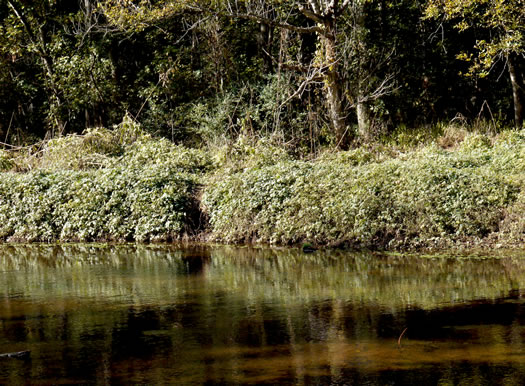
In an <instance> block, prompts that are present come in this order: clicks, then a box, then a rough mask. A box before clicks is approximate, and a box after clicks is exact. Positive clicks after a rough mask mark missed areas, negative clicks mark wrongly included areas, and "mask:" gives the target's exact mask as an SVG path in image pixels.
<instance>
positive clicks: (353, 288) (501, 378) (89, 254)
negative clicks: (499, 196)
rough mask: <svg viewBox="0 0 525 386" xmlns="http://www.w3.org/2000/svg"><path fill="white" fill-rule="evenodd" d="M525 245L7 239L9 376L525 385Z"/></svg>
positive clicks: (0, 302)
mask: <svg viewBox="0 0 525 386" xmlns="http://www.w3.org/2000/svg"><path fill="white" fill-rule="evenodd" d="M524 302H525V253H522V254H520V253H509V254H501V253H500V254H498V256H486V255H485V256H462V255H456V256H447V255H443V256H416V255H395V254H380V253H368V252H366V253H365V252H362V253H351V252H344V251H337V250H331V251H316V252H314V253H308V254H305V253H303V252H302V251H300V250H293V249H273V248H251V247H224V246H198V245H186V246H178V245H103V244H100V245H99V244H84V245H75V244H71V245H46V244H34V245H8V244H6V245H0V354H3V353H12V352H19V351H29V353H27V355H23V356H22V357H18V358H11V357H5V356H4V357H2V356H0V383H2V384H22V383H26V384H27V383H31V384H33V383H37V384H75V383H90V384H93V383H97V384H115V383H116V384H130V383H132V384H136V383H148V384H166V383H177V384H217V383H219V384H275V383H281V384H298V385H302V384H359V385H361V384H371V385H376V384H377V385H385V384H390V385H397V384H399V385H403V384H422V383H426V384H440V385H448V384H450V385H453V384H454V385H456V384H487V385H489V384H495V383H497V384H524V383H525V308H524V304H523V303H524Z"/></svg>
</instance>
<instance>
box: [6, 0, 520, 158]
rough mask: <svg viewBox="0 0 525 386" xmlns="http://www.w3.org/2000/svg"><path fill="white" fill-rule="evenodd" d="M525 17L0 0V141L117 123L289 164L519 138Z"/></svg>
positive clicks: (437, 1) (511, 9) (380, 4)
mask: <svg viewBox="0 0 525 386" xmlns="http://www.w3.org/2000/svg"><path fill="white" fill-rule="evenodd" d="M524 5H525V4H524V2H523V0H512V1H510V0H508V1H504V0H498V1H488V0H426V1H425V0H294V1H282V0H242V1H241V0H237V1H233V0H184V1H173V0H137V1H132V0H104V1H102V0H78V1H77V2H70V1H65V0H53V1H51V0H41V1H35V2H26V1H23V0H4V1H0V62H1V63H0V64H1V65H0V83H1V84H2V86H3V87H2V88H1V89H0V142H4V143H8V144H10V145H20V144H23V143H27V142H31V141H34V140H35V139H38V138H44V137H45V136H48V137H55V136H60V135H63V134H66V133H79V132H82V131H83V130H85V129H86V128H88V127H95V126H105V127H110V126H112V125H115V124H117V123H119V122H120V121H121V120H122V118H123V117H124V116H125V115H126V114H128V116H131V117H133V118H134V119H135V120H137V121H139V122H140V123H141V124H142V125H143V127H144V128H146V129H147V130H149V131H151V132H154V133H157V134H159V135H162V136H165V137H167V138H169V139H171V140H172V141H175V142H183V143H186V144H190V145H195V146H199V145H202V144H205V143H208V142H210V141H212V142H213V141H228V140H233V139H235V138H236V137H238V136H239V135H257V136H268V137H271V138H273V139H274V140H279V141H281V143H283V144H288V145H289V146H292V147H293V148H294V149H296V150H297V151H299V152H311V151H314V152H315V151H316V149H318V148H320V147H323V146H334V147H342V148H345V147H349V146H353V145H354V144H358V143H362V142H364V141H373V140H375V139H378V138H380V137H381V136H384V135H388V133H390V132H392V131H394V130H396V129H397V128H399V127H406V128H411V129H413V130H426V129H425V127H428V125H432V124H436V123H438V122H440V121H448V120H451V119H453V118H455V117H458V116H461V117H462V119H464V120H466V121H469V120H476V119H480V118H481V119H483V117H484V114H486V113H487V111H490V117H489V116H486V117H485V118H490V119H491V120H497V121H498V123H499V124H500V125H501V126H506V125H509V124H511V123H513V124H514V125H515V126H517V127H521V126H522V125H523V107H522V106H523V99H524V92H523V90H524V88H525V85H524V79H523V78H524V77H523V73H522V72H523V69H524V68H525V67H524V66H525V64H524V63H525V57H524V55H525V38H524V36H525V35H524V29H525V27H524V26H525V6H524ZM458 59H460V60H458ZM503 71H507V72H508V74H509V75H508V76H505V77H502V76H501V74H502V73H503ZM487 106H489V107H490V109H487V108H486V107H487Z"/></svg>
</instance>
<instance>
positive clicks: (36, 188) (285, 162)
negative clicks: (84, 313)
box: [0, 122, 525, 250]
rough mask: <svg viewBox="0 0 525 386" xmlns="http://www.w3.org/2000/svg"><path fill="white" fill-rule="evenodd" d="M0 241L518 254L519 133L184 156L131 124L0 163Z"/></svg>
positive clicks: (524, 222) (521, 210)
mask: <svg viewBox="0 0 525 386" xmlns="http://www.w3.org/2000/svg"><path fill="white" fill-rule="evenodd" d="M0 167H2V168H3V170H4V171H3V173H2V178H1V180H0V240H1V241H7V242H9V241H19V242H20V241H57V240H59V241H104V240H106V241H107V240H111V241H145V242H148V241H173V240H179V239H184V238H186V239H201V240H202V239H206V240H208V241H220V242H226V243H246V242H249V243H251V242H255V243H270V244H280V245H290V244H301V243H304V242H309V243H313V244H315V245H319V246H328V247H336V246H342V247H348V248H371V249H387V250H398V249H403V250H404V249H447V248H456V247H459V248H471V247H472V248H473V247H475V248H478V247H481V248H493V247H514V248H515V247H521V246H522V245H523V243H524V241H525V237H524V234H525V195H524V193H523V186H524V177H525V132H518V131H504V132H502V133H500V134H498V135H496V136H486V135H481V134H468V135H466V136H465V137H464V138H462V140H461V141H458V143H456V144H454V145H453V146H449V145H446V146H445V145H444V144H443V143H442V142H441V143H440V142H439V141H431V142H429V143H427V144H426V145H420V146H415V147H412V148H409V149H406V148H405V149H401V148H399V147H395V146H380V145H376V146H368V147H367V148H364V147H363V148H358V149H355V150H350V151H346V152H337V153H330V152H327V153H324V154H321V155H320V156H318V157H317V158H315V159H313V160H304V159H303V160H301V159H296V158H294V157H292V156H291V155H290V154H288V153H287V152H286V151H285V150H284V149H282V148H279V147H276V146H273V145H271V144H270V143H268V142H264V141H259V142H258V143H254V142H253V141H249V140H246V139H242V138H241V140H239V141H237V142H236V143H235V144H232V145H229V146H224V147H223V148H220V149H214V150H213V151H209V150H208V151H206V150H196V149H188V148H184V147H182V146H176V145H173V144H172V143H170V142H169V141H167V140H164V139H155V138H152V137H151V136H149V135H146V134H144V133H142V132H140V129H139V128H137V127H135V126H133V124H132V123H131V122H128V123H127V124H126V125H121V126H120V127H119V128H117V129H115V130H104V129H97V130H91V131H89V132H87V133H86V134H85V135H83V136H67V137H63V138H60V139H56V140H52V141H49V142H47V143H45V144H41V145H40V147H36V146H35V147H34V148H33V149H29V150H28V149H25V150H24V151H19V152H14V151H12V152H6V151H3V152H2V153H1V154H0Z"/></svg>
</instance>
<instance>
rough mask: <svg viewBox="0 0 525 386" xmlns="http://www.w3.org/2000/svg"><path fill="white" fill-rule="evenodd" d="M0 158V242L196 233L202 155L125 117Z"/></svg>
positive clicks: (204, 159) (204, 158) (204, 163)
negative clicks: (108, 125) (114, 124)
mask: <svg viewBox="0 0 525 386" xmlns="http://www.w3.org/2000/svg"><path fill="white" fill-rule="evenodd" d="M2 154H7V152H3V153H2ZM8 155H9V154H8ZM4 158H6V159H7V161H6V162H7V164H6V163H2V164H3V165H6V166H5V168H7V167H10V168H11V171H9V172H4V173H2V174H1V178H0V240H8V241H17V240H19V241H52V240H72V241H92V240H118V241H125V240H137V241H160V240H174V239H180V238H181V237H183V236H184V234H185V233H191V232H194V231H196V230H198V229H199V228H200V224H199V223H198V222H199V217H198V212H197V204H196V198H195V197H196V192H197V190H198V189H199V186H200V183H201V182H200V181H201V176H202V174H203V173H204V172H205V171H206V170H207V169H208V168H209V166H210V161H209V158H208V156H207V155H206V154H205V153H203V152H201V151H198V150H192V149H186V148H183V147H181V146H176V145H174V144H172V143H171V142H169V141H168V140H166V139H154V138H152V137H151V136H149V135H146V134H144V133H143V132H141V131H140V128H138V127H137V126H136V125H134V124H133V122H131V121H130V120H127V121H126V120H125V121H124V122H123V124H121V125H120V126H119V127H117V128H116V129H115V130H105V129H94V130H91V131H89V132H87V133H86V134H85V135H71V136H66V137H63V138H59V139H54V140H52V141H49V142H47V143H46V144H45V145H43V147H42V149H41V150H40V151H38V152H36V153H33V152H32V149H31V148H30V149H28V150H26V153H25V154H24V153H23V152H18V154H16V155H13V154H11V155H9V157H4ZM4 158H1V159H4ZM16 170H19V171H22V172H16Z"/></svg>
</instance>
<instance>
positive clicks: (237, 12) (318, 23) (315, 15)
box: [103, 0, 393, 148]
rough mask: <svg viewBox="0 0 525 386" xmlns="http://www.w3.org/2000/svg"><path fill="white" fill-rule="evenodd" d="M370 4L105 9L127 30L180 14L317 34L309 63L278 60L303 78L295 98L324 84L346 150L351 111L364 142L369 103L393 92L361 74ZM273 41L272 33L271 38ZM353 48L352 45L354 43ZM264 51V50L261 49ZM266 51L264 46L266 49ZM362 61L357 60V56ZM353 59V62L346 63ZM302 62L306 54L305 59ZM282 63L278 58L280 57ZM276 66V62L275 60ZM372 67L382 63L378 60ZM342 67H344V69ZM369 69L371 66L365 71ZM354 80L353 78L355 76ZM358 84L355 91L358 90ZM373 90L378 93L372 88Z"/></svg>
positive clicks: (256, 1) (299, 1) (307, 0)
mask: <svg viewBox="0 0 525 386" xmlns="http://www.w3.org/2000/svg"><path fill="white" fill-rule="evenodd" d="M370 2H371V1H370V0H296V1H290V2H284V1H281V0H243V1H233V0H218V1H217V0H208V1H206V0H201V1H198V0H186V1H176V2H174V1H172V0H164V1H160V2H156V3H155V5H151V4H149V2H145V1H142V2H139V3H138V4H134V3H132V2H131V1H128V0H108V1H106V2H104V4H103V10H104V12H105V14H106V15H107V17H108V19H109V20H110V21H111V22H112V23H114V24H116V25H121V26H123V27H125V28H129V26H130V25H131V26H133V27H132V28H134V29H135V30H138V29H143V28H147V27H148V26H151V25H152V24H155V23H157V22H158V21H159V20H162V19H165V18H169V17H173V15H177V14H179V13H180V12H200V13H201V15H202V18H201V20H203V19H205V18H209V17H211V15H214V16H220V17H226V18H230V19H237V20H249V21H252V22H255V23H258V24H259V25H260V26H261V31H268V30H270V29H280V30H281V31H289V32H290V34H296V35H297V34H298V35H305V34H308V35H310V34H315V36H316V40H317V41H316V42H315V43H314V44H315V46H316V47H317V48H316V50H315V54H314V55H312V56H311V60H310V61H308V62H306V63H305V62H304V61H300V60H299V61H295V60H294V61H292V62H290V61H287V62H286V63H282V62H281V60H279V59H278V60H277V62H278V66H279V68H281V69H287V70H294V71H298V72H300V73H302V74H303V81H302V83H301V85H300V86H299V88H298V90H297V92H296V93H295V94H294V96H299V95H301V94H302V92H303V91H304V89H305V88H306V87H307V86H308V85H310V84H312V83H319V82H321V83H322V84H323V88H322V92H323V94H324V97H325V101H326V106H327V115H328V117H329V121H330V125H331V127H332V130H333V132H334V134H335V138H336V142H337V144H338V146H339V147H342V148H345V147H347V146H348V145H349V142H350V140H351V139H352V138H353V133H352V131H351V130H349V126H348V122H347V116H348V110H349V108H350V107H353V108H355V109H356V112H357V114H356V115H357V118H358V126H359V132H360V134H361V135H362V136H363V137H365V136H366V135H367V130H368V128H369V113H368V110H367V108H366V104H367V102H368V101H370V100H371V99H374V98H375V99H376V98H379V97H380V96H382V95H384V94H385V93H388V92H390V91H391V90H392V86H393V82H391V80H392V78H391V77H388V79H387V80H386V81H385V80H384V79H380V80H379V81H376V82H373V81H372V77H371V76H370V73H364V72H365V70H366V69H367V64H368V63H365V60H362V58H364V57H366V55H363V53H364V51H366V48H364V46H365V43H364V40H360V41H358V42H352V44H348V41H349V39H350V40H352V39H353V40H356V39H357V40H358V39H363V36H364V35H365V34H364V33H363V23H364V22H365V14H364V7H365V6H366V4H367V3H370ZM269 35H270V36H271V33H270V34H269ZM354 43H356V44H354ZM263 46H264V45H263ZM264 48H265V53H266V55H268V56H272V53H271V52H268V46H267V45H266V46H265V47H264ZM358 55H359V56H360V58H356V57H357V56H358ZM350 57H351V58H350ZM303 58H304V55H303ZM280 59H282V58H280ZM356 59H359V60H356ZM273 60H274V61H275V58H274V59H273ZM376 62H380V61H377V60H376ZM352 63H354V64H355V63H358V67H359V68H348V65H349V64H352ZM344 65H346V67H344ZM368 67H370V66H368ZM346 71H355V73H356V74H360V75H361V79H359V80H358V81H357V83H356V82H355V81H354V82H353V83H352V82H349V80H350V78H351V77H348V76H346V75H345V74H344V72H346ZM354 78H355V77H354ZM356 84H357V86H356ZM374 85H377V87H376V88H374V87H373V86H374Z"/></svg>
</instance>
